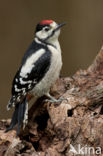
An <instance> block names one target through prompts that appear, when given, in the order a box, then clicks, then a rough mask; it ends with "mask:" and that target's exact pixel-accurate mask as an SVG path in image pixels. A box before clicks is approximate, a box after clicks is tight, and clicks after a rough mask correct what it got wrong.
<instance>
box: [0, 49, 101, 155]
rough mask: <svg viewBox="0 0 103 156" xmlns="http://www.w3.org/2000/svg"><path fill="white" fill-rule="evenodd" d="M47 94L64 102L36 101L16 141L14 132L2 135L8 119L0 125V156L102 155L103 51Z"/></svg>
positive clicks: (59, 81) (61, 80)
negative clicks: (62, 98)
mask: <svg viewBox="0 0 103 156" xmlns="http://www.w3.org/2000/svg"><path fill="white" fill-rule="evenodd" d="M51 94H52V95H53V96H55V97H56V98H58V97H60V96H62V97H64V98H65V99H66V100H63V101H62V102H61V103H52V104H51V103H49V102H45V97H43V98H40V99H38V100H37V101H36V102H35V104H33V106H32V107H31V109H30V110H29V124H28V125H27V127H26V129H25V130H24V131H22V130H21V134H20V136H19V137H17V138H16V137H15V135H16V131H15V129H14V130H12V131H10V132H8V133H5V132H4V131H5V129H6V127H7V126H8V124H9V123H10V120H9V119H8V120H1V121H0V156H73V155H83V154H84V155H87V156H88V155H89V154H93V156H95V155H102V154H103V151H102V148H103V105H102V103H103V47H102V48H101V50H100V52H99V54H98V55H97V56H96V58H95V60H94V62H93V64H92V65H90V66H89V68H88V69H87V70H79V71H77V72H76V73H75V74H74V75H73V76H72V77H66V78H60V79H59V80H58V81H57V83H56V84H55V85H54V86H53V87H52V89H51Z"/></svg>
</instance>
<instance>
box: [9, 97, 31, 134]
mask: <svg viewBox="0 0 103 156" xmlns="http://www.w3.org/2000/svg"><path fill="white" fill-rule="evenodd" d="M27 122H28V102H27V99H26V98H25V99H24V100H23V101H22V102H21V103H20V102H19V103H17V104H16V105H15V110H14V113H13V116H12V120H11V123H10V126H9V127H8V128H7V129H6V132H8V131H10V130H12V129H13V128H14V126H15V125H16V124H17V135H18V134H19V132H20V128H21V126H22V124H23V128H25V125H26V124H27Z"/></svg>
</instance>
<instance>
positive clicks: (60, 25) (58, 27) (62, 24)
mask: <svg viewBox="0 0 103 156" xmlns="http://www.w3.org/2000/svg"><path fill="white" fill-rule="evenodd" d="M65 24H66V22H64V23H60V24H58V25H57V27H56V29H55V31H57V30H59V29H60V28H61V27H62V26H64V25H65Z"/></svg>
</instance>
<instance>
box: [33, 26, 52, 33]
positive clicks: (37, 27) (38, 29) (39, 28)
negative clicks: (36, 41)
mask: <svg viewBox="0 0 103 156" xmlns="http://www.w3.org/2000/svg"><path fill="white" fill-rule="evenodd" d="M46 26H47V27H50V25H49V24H45V25H42V24H37V26H36V30H35V33H36V32H38V31H40V30H42V29H43V28H44V27H46Z"/></svg>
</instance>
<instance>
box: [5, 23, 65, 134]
mask: <svg viewBox="0 0 103 156" xmlns="http://www.w3.org/2000/svg"><path fill="white" fill-rule="evenodd" d="M64 24H65V23H62V24H57V23H56V22H54V21H52V20H43V21H41V22H40V23H39V24H37V26H36V30H35V36H34V40H33V42H32V43H31V45H30V46H29V48H28V49H27V51H26V53H25V54H24V57H23V59H22V62H21V66H20V68H19V70H18V71H17V73H16V75H15V77H14V80H13V83H12V96H11V99H10V101H9V103H8V105H7V109H8V110H9V109H10V108H11V107H12V106H14V107H15V111H14V113H13V116H12V120H11V123H10V126H9V127H8V128H7V130H6V132H7V131H9V130H11V129H13V127H14V126H15V125H16V124H18V127H17V135H18V134H19V132H20V128H21V125H22V124H23V125H24V127H25V125H26V124H27V120H28V100H29V99H28V96H29V95H35V96H37V97H41V96H43V95H46V96H47V97H49V99H50V100H49V101H50V102H59V101H60V100H61V99H58V100H57V99H55V98H54V97H52V96H51V95H50V94H49V91H50V88H51V86H52V85H53V84H54V83H55V81H56V80H57V78H58V77H59V74H60V70H61V67H62V58H61V48H60V44H59V41H58V37H59V35H60V28H61V27H62V26H63V25H64Z"/></svg>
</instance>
